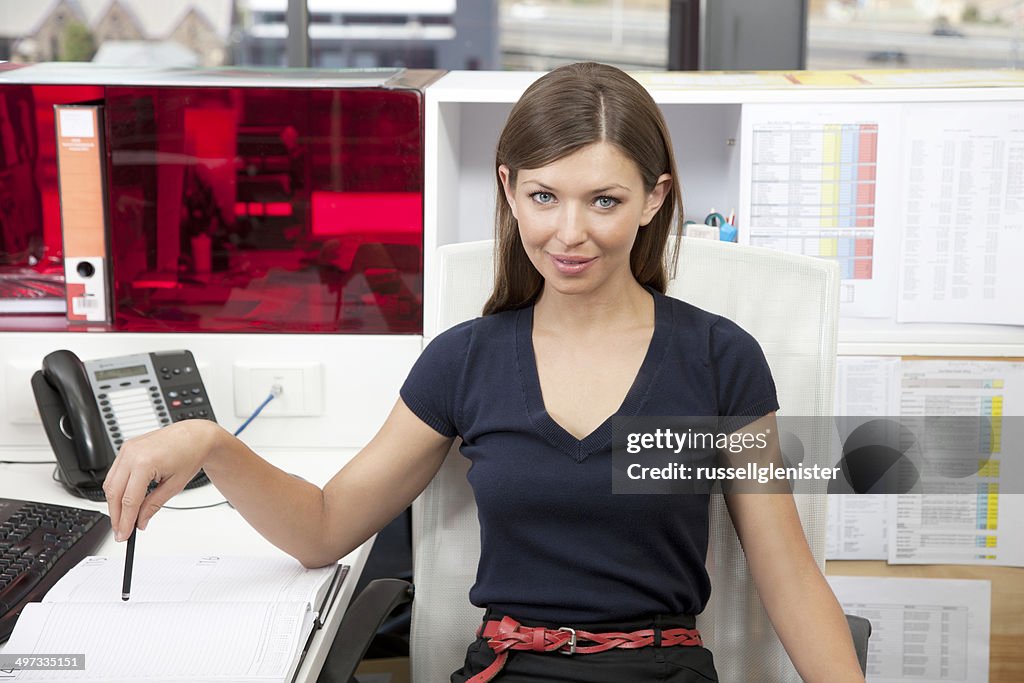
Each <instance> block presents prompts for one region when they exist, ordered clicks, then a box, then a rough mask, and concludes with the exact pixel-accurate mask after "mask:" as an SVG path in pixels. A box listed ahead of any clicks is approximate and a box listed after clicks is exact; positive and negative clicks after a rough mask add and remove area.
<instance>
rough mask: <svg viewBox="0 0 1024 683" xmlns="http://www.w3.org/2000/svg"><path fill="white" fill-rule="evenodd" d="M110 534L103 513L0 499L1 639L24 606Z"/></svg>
mask: <svg viewBox="0 0 1024 683" xmlns="http://www.w3.org/2000/svg"><path fill="white" fill-rule="evenodd" d="M109 532H110V518H109V517H107V516H106V515H105V514H103V513H102V512H97V511H95V510H83V509H80V508H72V507H64V506H63V505H50V504H48V503H33V502H30V501H27V500H12V499H10V498H0V643H3V642H6V641H7V639H8V638H10V637H11V631H13V630H14V623H15V622H16V621H17V620H18V615H20V614H21V610H22V609H23V608H24V607H25V605H26V604H27V603H29V602H39V601H40V600H42V598H43V596H44V595H46V591H48V590H50V588H51V587H53V584H55V583H57V580H58V579H60V577H62V576H64V574H66V573H67V571H68V570H69V569H71V568H72V567H74V566H75V565H76V564H78V563H79V562H80V561H81V560H82V558H84V557H85V556H86V555H91V554H93V553H94V552H95V551H96V549H97V548H98V547H99V546H100V544H102V543H103V541H104V540H106V538H107V534H108V533H109Z"/></svg>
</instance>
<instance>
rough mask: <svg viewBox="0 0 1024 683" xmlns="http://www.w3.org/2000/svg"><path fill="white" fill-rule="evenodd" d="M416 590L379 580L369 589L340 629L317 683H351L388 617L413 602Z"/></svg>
mask: <svg viewBox="0 0 1024 683" xmlns="http://www.w3.org/2000/svg"><path fill="white" fill-rule="evenodd" d="M412 596H413V586H412V584H411V583H409V582H408V581H402V580H400V579H376V580H374V581H371V582H370V583H369V584H367V585H366V588H364V589H363V590H362V592H360V593H359V595H358V596H357V597H356V599H355V600H353V601H352V604H351V605H349V608H348V610H347V611H346V612H345V616H344V617H342V620H341V624H340V625H339V626H338V633H337V635H336V636H335V637H334V643H332V644H331V649H330V651H329V652H328V653H327V659H326V661H324V668H323V669H322V670H321V671H320V677H319V678H318V679H317V683H351V682H352V681H354V680H355V679H354V678H353V676H354V675H355V671H356V667H358V666H359V662H361V661H362V659H363V655H365V654H366V650H367V649H369V647H370V641H371V640H373V636H374V634H375V633H377V630H378V629H379V628H380V626H381V624H382V623H384V620H385V619H387V617H388V615H389V614H391V612H392V611H393V610H394V609H395V608H396V607H398V606H399V605H404V604H405V603H407V602H410V601H411V600H412Z"/></svg>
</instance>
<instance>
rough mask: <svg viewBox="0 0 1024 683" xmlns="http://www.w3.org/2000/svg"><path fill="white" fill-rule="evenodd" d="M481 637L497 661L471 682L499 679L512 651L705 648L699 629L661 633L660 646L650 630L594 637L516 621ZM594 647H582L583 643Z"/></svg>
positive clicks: (498, 624)
mask: <svg viewBox="0 0 1024 683" xmlns="http://www.w3.org/2000/svg"><path fill="white" fill-rule="evenodd" d="M477 635H480V636H483V637H484V638H487V644H488V645H489V646H490V648H491V649H492V650H494V652H495V653H497V655H498V656H497V657H496V658H495V660H494V661H493V662H491V665H490V666H488V667H487V668H486V669H484V670H483V671H481V672H480V673H478V674H477V675H476V676H473V677H472V678H470V679H469V681H467V683H486V682H487V681H490V680H492V679H493V678H494V677H495V676H497V675H498V672H499V671H501V669H502V668H503V667H504V666H505V661H506V660H507V659H508V651H509V650H533V651H534V652H558V653H561V654H563V655H574V654H589V653H592V652H604V651H605V650H611V649H612V648H616V647H618V648H624V649H630V650H633V649H637V648H641V647H648V646H654V645H656V646H659V647H675V646H677V645H690V646H692V645H698V646H699V645H702V641H701V638H700V631H698V630H697V629H695V628H669V629H663V630H662V631H661V639H660V642H658V643H655V639H654V629H651V628H648V629H643V630H640V631H633V632H632V633H622V632H615V631H612V632H608V633H591V632H589V631H581V630H577V629H571V628H568V627H562V628H557V629H550V628H544V627H543V626H523V625H522V624H520V623H519V622H518V621H516V620H515V619H513V618H512V617H505V618H503V619H502V620H501V621H488V622H486V623H485V624H484V625H483V628H482V629H481V632H479V633H478V634H477ZM581 640H584V641H589V642H590V643H592V644H591V645H580V641H581Z"/></svg>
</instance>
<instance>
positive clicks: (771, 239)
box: [739, 104, 901, 317]
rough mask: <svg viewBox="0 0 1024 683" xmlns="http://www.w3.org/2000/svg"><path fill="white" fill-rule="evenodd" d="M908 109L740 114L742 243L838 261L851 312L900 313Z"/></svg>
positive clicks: (774, 108) (761, 108)
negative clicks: (902, 129) (901, 182)
mask: <svg viewBox="0 0 1024 683" xmlns="http://www.w3.org/2000/svg"><path fill="white" fill-rule="evenodd" d="M900 107H901V105H897V104H878V105H875V106H872V107H871V109H870V111H869V112H865V109H864V107H862V106H858V105H842V104H833V105H817V106H815V107H813V108H812V107H807V106H803V105H771V104H749V105H744V107H743V110H742V115H741V122H740V129H741V140H742V146H741V148H740V211H739V216H740V220H741V226H742V230H741V231H740V234H741V238H740V239H741V241H742V242H745V243H748V244H752V245H756V246H763V247H769V248H773V249H779V250H782V251H788V252H791V253H797V254H804V255H807V256H815V257H819V258H827V259H831V260H834V261H836V262H837V263H838V264H839V269H840V277H841V278H842V282H841V286H840V292H841V297H842V299H841V301H842V307H841V309H840V311H841V313H842V315H844V316H855V317H891V316H892V315H894V313H895V302H894V301H893V300H892V291H893V288H894V286H895V276H894V273H895V271H896V267H897V263H896V257H897V247H898V246H899V236H898V235H899V233H898V229H899V224H898V220H897V217H896V209H897V207H898V206H899V195H898V183H897V181H898V179H899V173H898V169H899V154H898V149H899V147H898V136H899V122H900Z"/></svg>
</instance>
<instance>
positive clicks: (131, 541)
mask: <svg viewBox="0 0 1024 683" xmlns="http://www.w3.org/2000/svg"><path fill="white" fill-rule="evenodd" d="M136 531H138V527H134V528H132V535H131V536H129V537H128V547H127V548H126V549H125V553H124V581H123V582H122V583H121V599H122V600H127V599H128V598H130V597H131V594H132V563H133V562H134V561H135V532H136Z"/></svg>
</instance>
